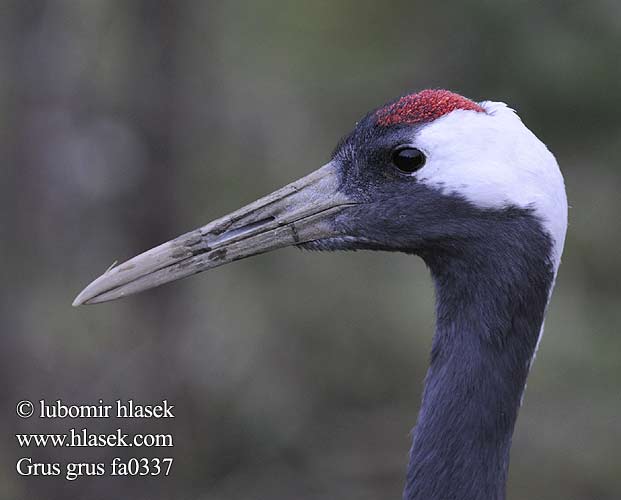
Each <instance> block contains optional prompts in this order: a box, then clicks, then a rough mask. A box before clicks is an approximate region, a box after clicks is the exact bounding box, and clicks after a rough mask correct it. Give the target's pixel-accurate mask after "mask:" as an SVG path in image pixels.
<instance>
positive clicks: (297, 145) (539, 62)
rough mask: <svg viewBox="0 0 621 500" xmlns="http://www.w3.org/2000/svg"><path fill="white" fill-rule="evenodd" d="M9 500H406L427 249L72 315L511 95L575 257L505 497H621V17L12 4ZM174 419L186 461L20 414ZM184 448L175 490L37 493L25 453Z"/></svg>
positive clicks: (4, 84)
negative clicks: (465, 110) (328, 179)
mask: <svg viewBox="0 0 621 500" xmlns="http://www.w3.org/2000/svg"><path fill="white" fill-rule="evenodd" d="M0 40H1V41H0V75H2V76H1V77H0V154H1V158H2V165H3V167H2V169H3V170H2V176H1V177H0V199H1V203H2V210H1V212H0V214H1V215H0V217H1V219H0V220H1V224H0V235H1V238H2V252H3V258H2V261H3V265H2V270H1V273H2V277H3V279H2V282H3V283H4V285H3V287H2V291H1V292H0V293H1V294H2V300H1V303H0V308H1V309H0V312H1V318H2V319H1V321H2V339H3V345H2V350H1V351H0V375H1V376H2V381H3V382H2V390H1V391H0V398H1V401H2V405H3V408H4V411H3V412H2V413H1V414H0V424H1V426H2V429H3V432H2V435H1V436H0V445H1V446H0V465H1V467H0V498H2V499H34V498H46V499H63V500H64V499H68V498H81V499H104V498H105V499H109V498H132V499H151V500H153V499H155V500H157V499H171V498H175V499H233V500H236V499H240V500H242V499H243V500H246V499H268V498H269V499H274V500H277V499H283V500H284V499H293V498H295V499H318V498H321V499H337V498H338V499H356V500H366V499H379V498H382V499H387V498H395V499H396V498H400V497H401V490H402V478H403V476H404V471H405V466H406V462H407V453H408V449H409V446H410V439H409V435H408V433H409V430H410V429H411V427H412V426H413V425H414V423H415V421H416V415H417V411H418V407H419V399H420V394H421V389H422V384H423V378H424V374H425V371H426V367H427V359H428V352H429V348H430V342H431V336H432V333H433V289H432V285H431V281H430V279H429V276H428V273H427V270H426V269H425V267H424V265H423V263H422V261H420V260H419V259H416V258H413V257H408V256H403V255H391V254H385V253H365V252H358V253H343V254H337V253H334V254H318V253H304V252H299V251H297V250H295V249H291V248H290V249H285V250H280V251H278V252H275V253H272V254H268V255H264V256H259V257H256V258H253V259H249V260H246V261H242V262H238V263H235V264H232V265H229V266H225V267H223V268H220V269H216V270H214V271H211V272H209V273H208V274H206V275H201V276H199V277H195V278H193V279H190V280H185V281H182V282H178V283H174V284H171V285H168V286H166V287H163V288H161V289H157V290H154V291H151V292H148V293H144V294H142V295H139V296H136V297H133V298H130V299H126V300H124V301H120V302H113V303H108V304H103V305H100V306H96V307H83V308H79V309H73V308H71V307H70V304H71V301H72V299H73V297H74V296H75V294H76V293H77V292H78V291H80V289H81V288H82V287H83V286H84V285H86V284H87V283H88V282H89V281H90V280H91V279H93V278H94V277H96V276H97V275H99V274H100V273H101V272H103V271H104V270H105V269H106V268H107V267H108V266H109V265H110V264H111V263H112V261H114V260H115V259H119V260H125V259H126V258H129V257H131V256H133V255H135V254H137V253H139V252H141V251H143V250H145V249H146V248H149V247H151V246H154V245H156V244H158V243H160V242H162V241H165V240H167V239H169V238H171V237H174V236H177V235H178V234H180V233H182V232H185V231H187V230H190V229H193V228H194V227H197V226H199V225H202V224H203V223H205V222H207V221H209V220H211V219H213V218H215V217H217V216H220V215H222V214H224V213H227V212H229V211H230V210H232V209H235V208H237V207H239V206H241V205H242V204H245V203H247V202H249V201H251V200H253V199H255V198H257V197H259V196H261V195H264V194H266V193H268V192H270V191H272V190H273V189H275V188H277V187H280V186H281V185H284V184H285V183H288V182H290V181H292V180H294V179H296V178H298V177H300V176H302V175H304V174H306V173H308V172H310V171H311V170H313V169H315V168H316V167H318V166H320V165H322V164H323V163H324V162H326V161H327V160H328V158H329V154H330V152H331V150H332V148H333V147H334V145H335V144H336V142H337V140H338V139H339V137H340V136H342V135H344V134H345V133H347V132H348V131H349V130H350V129H351V128H352V127H353V125H354V123H355V122H356V120H357V119H359V118H360V117H361V116H362V115H364V114H365V113H366V112H367V111H368V110H369V109H371V108H374V107H376V106H378V105H381V104H382V103H384V102H385V101H388V100H390V99H392V98H394V97H396V96H398V95H401V94H404V93H407V92H410V91H415V90H418V89H421V88H427V87H442V88H448V89H452V90H455V91H458V92H461V93H463V94H464V95H466V96H468V97H471V98H473V99H475V100H485V99H491V100H501V101H505V102H507V103H509V104H510V106H512V107H513V108H515V109H517V111H518V112H519V114H520V116H521V117H522V119H523V120H524V122H525V123H526V124H527V125H528V126H529V127H530V128H531V129H532V130H533V131H534V132H535V133H536V134H537V135H538V136H539V137H540V138H541V139H542V140H543V141H544V142H546V143H547V144H548V146H549V147H550V149H551V150H552V151H553V152H554V153H555V154H556V156H557V158H558V160H559V163H560V165H561V168H562V170H563V172H564V175H565V180H566V184H567V191H568V196H569V200H570V205H571V208H570V214H569V220H570V225H569V232H568V237H567V242H566V248H565V254H564V257H563V264H562V266H561V269H560V274H559V277H558V281H557V286H556V291H555V294H554V298H553V300H552V304H551V308H550V312H549V315H548V319H547V324H546V332H545V335H544V338H543V341H542V343H541V347H540V349H539V352H538V355H537V361H536V363H535V364H534V367H533V369H532V372H531V376H530V379H529V385H528V389H527V391H526V397H525V400H524V404H523V407H522V409H521V414H520V418H519V420H518V424H517V428H516V432H515V436H514V445H513V450H512V456H511V471H510V480H509V485H508V490H509V494H508V498H509V499H512V500H520V499H532V498H536V499H538V500H554V499H563V500H567V499H597V500H608V499H610V500H612V499H618V498H620V497H621V386H620V383H619V381H620V377H621V335H620V329H621V309H620V307H619V301H620V299H621V287H620V286H619V277H620V274H621V273H620V271H621V259H619V245H620V244H621V234H620V231H619V221H618V216H617V212H618V210H619V207H618V204H619V194H618V193H619V191H620V190H621V172H620V169H619V161H618V158H617V154H618V152H619V150H621V120H620V116H621V99H620V98H619V91H620V90H621V88H620V83H619V82H621V3H619V2H618V1H617V0H595V1H592V2H578V1H563V2H561V1H548V2H542V1H534V0H531V1H519V2H513V1H511V2H509V1H494V2H492V1H472V0H470V1H459V2H457V1H455V2H413V1H411V0H410V1H405V0H404V1H384V2H370V1H361V0H358V1H315V2H300V1H297V2H287V1H245V2H241V1H231V2H215V1H212V2H207V1H204V2H199V1H194V2H189V1H187V2H186V1H176V2H173V1H161V0H142V1H139V0H136V1H129V2H121V1H108V2H103V1H88V2H86V1H85V2H80V1H55V2H32V1H3V2H2V3H1V5H0ZM24 398H28V399H32V400H38V399H40V398H47V399H49V400H52V401H53V400H55V399H58V398H62V399H63V400H64V401H65V402H68V403H82V404H84V403H93V402H96V400H97V399H99V398H103V399H104V400H106V401H111V400H114V399H117V398H125V399H127V398H134V399H135V400H139V401H143V402H148V401H151V402H156V401H158V400H161V399H162V398H167V399H169V400H170V401H171V402H173V403H174V404H175V405H176V411H175V413H176V418H175V420H174V421H172V422H171V421H164V422H162V421H160V422H147V423H145V422H143V421H132V422H129V421H128V422H123V427H124V429H125V430H126V431H129V432H165V433H172V434H173V435H174V438H175V448H174V450H172V452H171V451H170V450H166V449H163V450H155V449H142V450H141V451H140V452H139V453H133V454H131V453H126V452H125V451H124V450H118V449H109V448H105V449H90V450H86V449H81V450H54V449H51V448H46V449H30V450H25V449H19V448H18V446H17V444H16V442H15V437H14V434H15V433H16V432H65V431H66V430H67V429H68V428H70V427H82V426H87V427H88V428H89V430H92V431H99V432H112V431H113V430H114V429H115V428H116V427H118V422H114V421H99V422H94V421H84V420H83V421H77V422H76V421H66V420H65V421H60V420H55V421H41V420H40V419H39V420H38V421H37V419H34V418H33V419H30V420H21V419H18V417H17V416H16V415H15V404H16V402H17V401H19V400H20V399H24ZM143 455H144V456H166V455H172V456H173V457H174V458H175V463H174V465H173V470H172V474H171V476H170V477H168V478H110V477H104V478H80V479H78V480H76V481H73V482H68V481H65V480H64V479H61V478H46V477H42V478H41V477H40V478H27V477H26V478H24V477H20V476H18V475H17V473H16V471H15V462H16V460H17V458H18V457H21V456H32V457H33V458H34V459H35V460H38V461H63V460H69V459H71V460H78V461H80V460H82V461H99V460H102V461H109V460H110V459H111V458H112V457H114V456H143Z"/></svg>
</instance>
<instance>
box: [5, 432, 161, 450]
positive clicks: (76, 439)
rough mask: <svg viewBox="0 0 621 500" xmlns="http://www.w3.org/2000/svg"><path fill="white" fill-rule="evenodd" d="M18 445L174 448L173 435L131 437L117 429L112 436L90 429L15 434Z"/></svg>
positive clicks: (39, 446)
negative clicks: (58, 432)
mask: <svg viewBox="0 0 621 500" xmlns="http://www.w3.org/2000/svg"><path fill="white" fill-rule="evenodd" d="M15 438H16V439H17V443H18V444H19V446H20V447H21V448H25V447H30V446H35V447H37V448H44V447H46V446H51V447H54V448H57V447H61V446H67V447H75V448H81V447H88V448H91V447H92V448H95V447H98V446H106V447H110V448H116V447H118V448H123V447H127V448H129V447H132V446H136V447H141V446H143V447H146V448H152V447H172V446H173V437H172V434H134V435H133V436H132V437H130V436H129V435H128V434H124V433H123V431H122V430H121V429H117V430H116V431H115V432H114V433H112V434H91V433H90V432H88V429H80V430H76V429H69V433H68V434H15Z"/></svg>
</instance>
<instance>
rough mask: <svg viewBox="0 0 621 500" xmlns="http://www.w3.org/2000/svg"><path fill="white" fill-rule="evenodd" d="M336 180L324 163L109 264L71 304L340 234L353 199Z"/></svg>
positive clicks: (113, 295) (137, 289) (120, 294)
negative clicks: (338, 225)
mask: <svg viewBox="0 0 621 500" xmlns="http://www.w3.org/2000/svg"><path fill="white" fill-rule="evenodd" d="M339 184H340V182H339V173H338V170H337V167H336V165H335V164H334V163H332V162H331V163H328V164H326V165H325V166H323V167H321V168H320V169H319V170H316V171H315V172H313V173H312V174H310V175H307V176H306V177H303V178H302V179H300V180H298V181H295V182H293V183H291V184H289V185H287V186H285V187H283V188H281V189H279V190H278V191H275V192H273V193H272V194H270V195H268V196H265V197H264V198H261V199H260V200H257V201H255V202H253V203H251V204H249V205H247V206H245V207H243V208H241V209H239V210H237V211H235V212H233V213H231V214H229V215H226V216H224V217H222V218H220V219H217V220H215V221H213V222H211V223H209V224H207V225H206V226H203V227H201V228H198V229H195V230H194V231H191V232H189V233H186V234H184V235H182V236H179V237H177V238H175V239H173V240H171V241H168V242H166V243H163V244H162V245H159V246H157V247H155V248H152V249H151V250H148V251H147V252H144V253H142V254H140V255H138V256H136V257H134V258H133V259H130V260H128V261H127V262H125V263H123V264H121V265H119V266H117V267H114V266H113V267H112V268H111V269H109V270H108V271H106V272H105V273H104V274H103V275H101V276H100V277H99V278H97V279H96V280H95V281H93V282H92V283H91V284H90V285H88V286H87V287H86V288H85V289H84V290H83V291H82V292H81V293H80V294H79V295H78V296H77V297H76V299H75V300H74V302H73V305H74V306H79V305H81V304H95V303H97V302H105V301H108V300H114V299H119V298H121V297H125V296H127V295H131V294H133V293H137V292H141V291H143V290H147V289H149V288H153V287H156V286H159V285H162V284H164V283H168V282H169V281H174V280H178V279H180V278H184V277H186V276H190V275H192V274H196V273H200V272H202V271H205V270H207V269H211V268H213V267H217V266H221V265H223V264H227V263H229V262H233V261H235V260H239V259H243V258H245V257H250V256H252V255H257V254H260V253H264V252H269V251H270V250H275V249H277V248H281V247H286V246H289V245H298V244H301V243H306V242H309V241H315V240H320V239H324V238H330V237H334V236H338V231H337V230H336V229H335V224H334V220H335V217H336V216H337V215H338V214H339V213H340V212H341V211H342V210H343V209H344V208H345V207H347V206H349V205H352V204H355V202H354V201H352V200H351V199H349V198H348V197H347V196H346V195H344V194H343V193H341V192H340V191H339V190H338V187H339Z"/></svg>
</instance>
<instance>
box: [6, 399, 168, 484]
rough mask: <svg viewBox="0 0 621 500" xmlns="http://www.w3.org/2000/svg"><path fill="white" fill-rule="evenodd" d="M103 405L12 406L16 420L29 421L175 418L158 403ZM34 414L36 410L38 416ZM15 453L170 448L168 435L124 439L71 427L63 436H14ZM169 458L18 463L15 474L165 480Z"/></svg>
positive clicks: (164, 403)
mask: <svg viewBox="0 0 621 500" xmlns="http://www.w3.org/2000/svg"><path fill="white" fill-rule="evenodd" d="M114 403H116V404H115V405H112V404H105V403H104V402H103V401H102V400H98V404H94V405H93V404H91V405H66V404H65V403H64V402H63V401H62V400H56V401H55V402H53V403H49V402H48V401H46V400H41V401H39V402H38V405H35V404H34V403H33V402H31V401H28V400H23V401H20V402H19V403H18V404H17V415H18V416H19V417H21V418H24V419H28V418H30V417H32V416H36V417H39V419H75V418H80V419H83V418H89V419H91V418H93V419H107V418H118V419H127V418H130V419H152V418H154V419H170V418H174V417H175V415H174V413H173V409H174V405H171V404H169V403H168V401H167V400H163V401H162V402H161V403H160V404H157V405H152V404H149V405H145V404H140V403H136V402H134V401H133V400H129V401H121V400H117V401H115V402H114ZM37 410H38V411H37ZM15 439H16V440H17V444H18V446H19V447H20V448H30V449H32V448H46V447H50V448H97V447H109V448H171V447H173V446H174V443H173V436H172V434H155V433H149V434H141V433H136V434H131V435H130V434H127V433H125V432H123V430H122V429H121V428H117V429H116V430H115V431H114V432H112V433H93V432H89V430H88V428H86V427H84V428H76V427H72V428H70V429H69V430H68V432H66V433H62V434H52V433H49V434H43V433H24V434H15ZM172 463H173V458H172V457H131V458H125V459H122V458H120V457H115V458H113V459H112V460H110V461H108V462H68V463H60V462H41V461H37V460H35V459H33V458H32V457H22V458H20V459H18V460H17V463H16V467H15V468H16V470H17V473H18V474H19V475H20V476H57V477H58V476H64V478H65V479H67V480H69V481H73V480H75V479H77V478H79V477H84V476H103V475H106V474H107V475H110V476H159V475H162V476H168V475H169V474H170V470H171V467H172Z"/></svg>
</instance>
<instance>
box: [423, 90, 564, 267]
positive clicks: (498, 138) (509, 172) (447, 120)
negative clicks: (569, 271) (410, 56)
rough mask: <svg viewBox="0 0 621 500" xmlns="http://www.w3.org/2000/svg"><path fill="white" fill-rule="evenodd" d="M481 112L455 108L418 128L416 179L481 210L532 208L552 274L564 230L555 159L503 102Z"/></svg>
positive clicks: (560, 179)
mask: <svg viewBox="0 0 621 500" xmlns="http://www.w3.org/2000/svg"><path fill="white" fill-rule="evenodd" d="M479 104H480V105H481V106H482V107H483V108H484V109H485V111H486V112H485V113H477V112H475V111H466V110H459V109H458V110H455V111H452V112H451V113H449V114H447V115H445V116H443V117H441V118H438V119H437V120H435V121H433V122H431V123H430V124H428V125H426V126H424V127H422V128H421V129H420V131H419V132H418V134H417V136H416V137H415V138H414V141H413V144H415V145H416V147H418V148H419V149H421V150H422V151H424V152H425V154H426V155H427V163H426V164H425V166H424V167H423V168H422V169H421V170H420V171H419V172H418V174H417V177H418V179H419V180H420V181H422V182H424V183H425V184H427V185H429V186H433V187H435V188H437V189H440V190H441V191H443V192H446V193H447V194H449V193H450V194H453V193H455V194H459V195H461V196H463V197H464V198H466V199H467V200H468V201H470V202H471V203H473V204H475V205H477V206H479V207H482V208H504V207H507V206H517V207H520V208H532V209H533V210H534V212H535V214H536V215H537V216H538V217H539V218H540V220H541V221H542V224H543V226H544V228H545V229H546V231H548V233H549V235H550V237H551V238H552V241H553V255H552V261H553V265H554V270H555V271H556V269H557V268H558V265H559V263H560V257H561V253H562V251H563V244H564V241H565V232H566V229H567V198H566V196H565V185H564V182H563V176H562V175H561V172H560V170H559V167H558V164H557V162H556V159H555V158H554V156H553V155H552V153H550V151H549V150H548V149H547V148H546V146H545V145H544V144H543V143H542V142H541V141H540V140H539V139H537V137H536V136H535V135H534V134H533V133H532V132H531V131H530V130H528V129H527V128H526V126H524V124H523V123H522V121H521V120H520V118H519V117H518V116H517V115H516V114H515V113H514V112H513V110H511V109H510V108H508V107H507V106H506V105H505V104H503V103H497V102H490V101H485V102H482V103H479Z"/></svg>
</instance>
